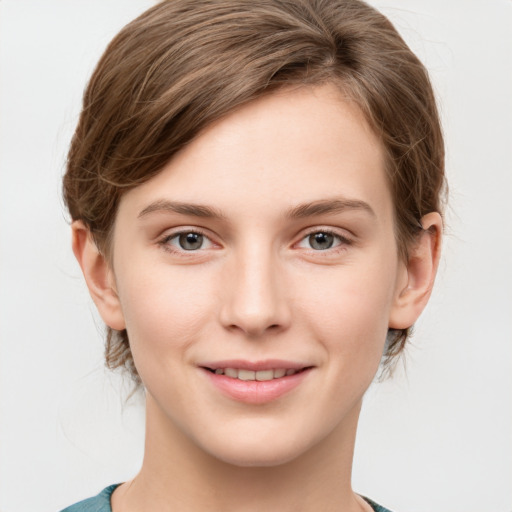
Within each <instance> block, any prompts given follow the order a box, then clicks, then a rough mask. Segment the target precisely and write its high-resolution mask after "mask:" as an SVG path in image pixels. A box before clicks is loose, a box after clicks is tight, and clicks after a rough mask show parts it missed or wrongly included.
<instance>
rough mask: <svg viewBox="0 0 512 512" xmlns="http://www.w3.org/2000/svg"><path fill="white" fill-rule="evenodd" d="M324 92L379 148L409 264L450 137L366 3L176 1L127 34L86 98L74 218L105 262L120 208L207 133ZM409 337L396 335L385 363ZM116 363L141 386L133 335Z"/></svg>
mask: <svg viewBox="0 0 512 512" xmlns="http://www.w3.org/2000/svg"><path fill="white" fill-rule="evenodd" d="M326 82H331V83H334V84H336V85H337V86H338V87H339V89H340V91H341V92H342V93H343V94H344V95H345V96H346V97H348V98H350V99H351V100H353V101H355V102H356V103H357V104H358V105H359V107H360V108H361V110H362V112H363V113H364V115H365V116H366V118H367V120H368V122H369V124H370V126H371V127H372V128H373V130H374V131H375V133H376V134H377V135H378V136H379V137H380V139H381V140H382V143H383V146H384V148H385V151H386V154H387V169H386V171H387V176H388V179H389V184H390V189H391V193H392V196H393V201H394V208H395V223H396V229H395V231H396V238H397V246H398V249H399V251H400V254H401V255H402V257H403V258H404V259H405V260H406V259H407V247H408V246H410V244H411V243H413V242H414V239H415V237H416V236H417V234H418V232H419V230H420V229H421V226H420V219H421V217H422V216H423V215H425V214H426V213H429V212H432V211H441V210H442V204H441V199H442V191H443V185H444V146H443V137H442V133H441V127H440V123H439V118H438V113H437V109H436V103H435V99H434V94H433V92H432V87H431V85H430V81H429V78H428V75H427V72H426V70H425V68H424V66H423V65H422V64H421V63H420V61H419V60H418V59H417V58H416V56H415V55H414V54H413V53H412V52H411V50H410V49H409V48H408V47H407V45H406V44H405V42H404V41H403V40H402V38H401V37H400V35H399V34H398V32H397V31H396V30H395V28H394V27H393V26H392V24H391V23H390V22H389V21H388V20H387V19H386V18H385V17H384V16H383V15H382V14H380V13H379V12H378V11H376V10H375V9H373V8H372V7H370V6H369V5H367V4H366V3H364V2H361V1H359V0H258V1H254V0H169V1H164V2H161V3H159V4H158V5H156V6H154V7H153V8H151V9H149V10H148V11H146V12H145V13H144V14H142V15H141V16H140V17H139V18H137V19H136V20H134V21H133V22H131V23H130V24H128V25H127V26H126V27H125V28H124V29H123V30H121V32H120V33H119V34H118V35H117V36H116V37H115V38H114V40H113V41H112V42H111V43H110V44H109V46H108V48H107V49H106V51H105V53H104V55H103V57H102V58H101V60H100V62H99V64H98V66H97V68H96V70H95V71H94V74H93V75H92V78H91V80H90V82H89V85H88V87H87V89H86V91H85V94H84V98H83V109H82V113H81V115H80V120H79V123H78V126H77V129H76V132H75V134H74V137H73V140H72V143H71V147H70V150H69V155H68V163H67V171H66V174H65V176H64V198H65V201H66V204H67V206H68V209H69V212H70V214H71V217H72V219H74V220H76V219H80V220H82V221H83V222H84V223H85V224H86V225H87V226H88V228H89V229H90V231H91V233H92V235H93V237H94V240H95V242H96V244H97V246H98V248H99V249H100V251H102V252H103V253H104V254H105V256H107V257H109V256H110V251H111V243H110V239H111V233H112V228H113V225H114V220H115V217H116V212H117V208H118V204H119V200H120V198H121V196H122V195H123V194H124V193H125V192H126V191H127V190H129V189H131V188H133V187H136V186H138V185H139V184H141V183H143V182H145V181H147V180H149V179H150V178H151V177H153V176H155V175H156V174H157V173H158V172H160V170H161V169H162V167H163V166H164V165H165V164H166V163H167V162H168V161H169V159H170V158H172V156H173V155H174V154H175V153H176V152H177V151H179V150H180V149H181V148H183V147H184V146H185V145H186V144H188V143H189V142H190V141H191V140H192V139H193V138H194V137H195V136H196V135H197V134H198V133H199V132H200V131H201V130H202V129H204V128H205V127H206V126H208V125H209V124H211V123H212V122H214V121H216V120H218V119H219V118H221V117H222V116H225V115H226V114H227V113H229V112H230V111H232V110H233V109H235V108H237V107H239V106H241V105H243V104H245V103H247V102H249V101H251V100H254V99H256V98H258V97H260V96H262V95H264V94H269V93H271V92H272V91H274V90H276V89H277V88H281V87H287V86H308V85H316V84H322V83H326ZM407 334H408V332H407V330H401V331H395V332H391V333H390V336H389V337H388V344H387V354H386V355H387V356H388V358H387V359H388V360H391V359H392V358H394V357H395V356H396V355H397V354H398V353H399V352H400V351H401V350H402V348H403V346H404V343H405V340H406V338H407ZM106 357H107V364H108V365H109V366H110V367H112V368H116V367H119V366H125V367H127V368H128V370H129V371H130V373H131V375H132V376H133V377H134V379H135V380H136V381H137V382H139V379H138V375H137V372H136V369H135V367H134V365H133V359H132V356H131V352H130V345H129V339H128V334H127V332H126V331H120V332H118V331H112V330H111V329H108V332H107V345H106Z"/></svg>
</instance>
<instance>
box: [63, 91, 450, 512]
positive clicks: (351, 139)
mask: <svg viewBox="0 0 512 512" xmlns="http://www.w3.org/2000/svg"><path fill="white" fill-rule="evenodd" d="M422 224H423V228H424V229H425V231H424V232H423V233H422V234H421V235H419V237H418V241H417V244H415V245H414V246H413V247H411V248H410V251H409V252H410V260H409V261H408V262H404V261H402V260H401V259H400V257H399V254H398V249H397V245H396V241H395V240H396V239H395V232H394V217H393V201H392V198H391V194H390V192H389V188H388V184H387V180H386V176H385V172H384V152H383V148H382V146H381V143H380V141H379V140H378V138H377V137H376V136H375V135H374V133H373V132H372V131H371V129H370V128H369V126H368V125H367V123H366V122H365V120H364V118H363V116H362V114H361V113H360V111H359V110H358V109H357V107H356V106H355V105H354V104H353V103H352V102H348V101H346V100H344V99H343V98H341V96H340V94H339V93H338V92H337V90H336V89H335V88H334V87H333V86H329V85H326V86H322V87H317V88H315V89H311V88H302V89H293V90H290V89H288V90H283V91H280V92H278V93H273V94H272V95H270V96H267V97H265V98H263V99H260V100H257V101H254V102H252V103H250V104H248V105H246V106H244V107H242V108H240V109H238V110H237V111H235V112H233V113H231V114H230V115H228V116H226V117H225V118H224V119H222V120H220V121H219V122H217V123H215V124H214V125H213V126H210V127H209V128H207V129H206V130H204V131H203V132H202V133H201V134H200V135H199V136H198V137H197V138H196V139H195V140H194V141H193V142H192V143H191V144H190V145H189V146H187V147H186V148H185V149H184V150H182V151H181V152H180V153H179V154H177V155H176V156H175V157H174V158H173V159H172V160H171V161H170V162H169V163H168V164H167V165H166V166H165V167H164V168H163V170H162V171H161V172H160V173H159V174H158V175H157V176H156V177H154V178H152V179H151V180H149V181H148V182H146V183H144V184H143V185H140V186H138V187H136V188H135V189H132V190H130V191H129V192H127V193H126V194H125V195H124V196H123V197H122V200H121V203H120V205H119V210H118V213H117V217H116V223H115V228H114V236H113V245H112V248H111V249H112V257H111V263H109V261H107V260H106V259H105V258H104V257H103V256H102V255H101V254H100V253H99V252H98V251H97V249H96V247H95V245H94V243H93V242H92V239H91V237H90V235H89V233H88V231H87V228H86V227H85V226H84V225H83V224H82V223H81V222H80V221H77V222H74V223H73V248H74V252H75V255H76V257H77V259H78V261H79V263H80V265H81V267H82V269H83V272H84V275H85V278H86V281H87V284H88V286H89V289H90V292H91V295H92V297H93V299H94V301H95V303H96V305H97V307H98V310H99V312H100V314H101V316H102V318H103V320H104V321H105V322H106V323H107V324H108V325H109V326H110V327H112V328H114V329H124V328H126V329H127V330H128V334H129V337H130V344H131V349H132V353H133V357H134V361H135V364H136V367H137V370H138V372H139V375H140V376H141V379H142V381H143V383H144V387H145V390H146V398H147V400H146V402H147V403H146V415H147V416H146V417H147V419H146V422H147V423H146V447H145V456H144V461H143V465H142V469H141V471H140V473H139V474H138V475H137V476H136V477H135V478H134V479H133V480H132V481H131V482H127V483H126V484H124V485H122V486H120V487H119V488H118V489H117V490H116V491H115V492H114V495H113V498H112V506H113V510H114V512H131V511H141V510H161V511H167V510H169V511H170V510H172V511H191V510H192V511H196V510H227V511H243V512H252V511H256V510H258V511H260V510H283V511H292V510H293V511H297V510H300V511H305V512H306V511H318V510H322V511H340V510H343V511H345V512H355V511H356V510H357V511H360V510H371V508H370V507H369V505H368V504H367V503H366V502H364V501H363V500H362V499H361V498H360V497H359V496H357V495H356V494H355V493H354V492H353V491H352V489H351V481H350V480H351V468H352V456H353V449H354V442H355V434H356V427H357V421H358V417H359V411H360V408H361V402H362V398H363V395H364V393H365V391H366V390H367V388H368V386H369V385H370V383H371V381H372V379H373V377H374V375H375V373H376V371H377V369H378V366H379V362H380V359H381V355H382V352H383V348H384V342H385V338H386V332H387V330H388V328H390V327H391V328H405V327H409V326H411V325H412V324H413V323H414V322H415V321H416V319H417V318H418V316H419V314H420V313H421V311H422V310H423V308H424V307H425V305H426V303H427V300H428V298H429V295H430V291H431V289H432V285H433V281H434V277H435V272H436V268H437V263H438V259H439V247H440V233H441V228H442V224H441V218H440V216H439V214H437V213H430V214H428V215H426V216H425V217H424V218H423V219H422ZM187 233H188V235H187ZM226 367H234V368H233V369H234V370H235V371H236V370H237V369H242V370H248V371H249V372H251V371H253V372H256V371H260V372H261V371H263V373H259V376H260V377H261V378H262V379H267V378H271V379H273V380H270V381H268V380H265V381H264V382H259V381H257V380H254V379H256V377H257V375H256V373H252V374H251V373H249V374H247V373H244V372H242V373H239V374H238V378H236V376H237V374H235V376H233V375H231V374H230V375H227V373H229V372H227V371H226ZM237 367H238V368H237ZM241 367H243V368H241ZM215 370H217V373H215ZM272 370H273V371H274V372H273V373H271V374H270V377H269V373H268V372H269V371H270V372H272ZM281 370H295V371H296V372H297V373H296V374H295V375H288V376H286V375H284V376H280V372H281ZM265 372H266V373H265ZM223 373H226V374H223ZM281 373H282V372H281ZM288 373H293V372H288ZM246 378H248V379H250V380H249V381H246V380H244V379H246ZM251 379H252V380H251Z"/></svg>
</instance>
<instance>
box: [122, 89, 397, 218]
mask: <svg viewBox="0 0 512 512" xmlns="http://www.w3.org/2000/svg"><path fill="white" fill-rule="evenodd" d="M384 166H385V158H384V150H383V147H382V144H381V142H380V140H379V139H378V138H377V136H376V135H375V134H374V132H373V131H372V130H371V128H370V127H369V126H368V124H367V122H366V121H365V119H364V116H363V114H362V113H361V112H360V110H359V108H358V107H357V106H356V104H355V103H354V102H352V101H350V100H347V99H344V98H343V97H342V95H341V93H340V92H339V91H338V89H336V88H335V87H334V86H331V85H326V86H321V87H315V88H305V87H303V88H296V89H283V90H280V91H277V92H275V93H272V94H270V95H268V96H265V97H263V98H261V99H258V100H255V101H253V102H252V103H249V104H247V105H245V106H243V107H241V108H239V109H237V110H236V111H234V112H232V113H231V114H229V115H227V116H226V117H224V118H222V119H221V120H220V121H218V122H216V123H214V124H213V125H211V126H209V127H208V128H206V129H205V130H203V131H202V132H201V133H200V134H199V136H198V137H196V139H194V140H193V141H192V142H191V143H190V144H189V145H188V146H187V147H186V148H185V149H183V150H182V151H181V152H179V153H178V154H177V155H175V156H174V157H173V158H172V159H171V161H170V162H169V163H168V164H167V165H166V166H165V167H164V168H163V170H162V171H161V172H160V173H159V174H158V175H157V176H156V177H154V178H152V179H151V180H149V181H148V182H146V183H144V184H143V185H140V186H139V187H137V188H135V189H133V190H131V191H129V192H128V193H126V194H125V195H124V196H123V198H122V200H121V205H120V210H126V208H127V207H128V206H129V207H130V209H133V211H134V212H135V211H136V210H138V211H139V212H140V210H141V209H143V208H145V207H147V204H148V202H151V201H158V200H166V199H170V200H179V201H184V202H191V203H194V202H198V203H201V204H211V205H213V206H215V207H216V208H219V209H222V210H223V211H226V212H227V213H228V214H229V215H243V214H244V213H247V214H248V215H251V214H252V215H254V214H255V213H257V212H258V211H259V212H260V215H262V214H263V213H264V212H268V213H270V212H276V213H277V211H278V210H279V209H281V210H283V208H290V207H293V206H294V205H296V204H299V203H304V202H308V201H318V200H321V199H324V198H329V197H333V196H343V197H347V198H350V199H356V200H362V201H365V202H369V203H370V204H371V205H372V208H373V209H374V210H376V211H377V212H378V213H379V215H386V216H387V215H390V214H391V206H392V202H391V196H390V193H389V189H388V185H387V179H386V175H385V170H384Z"/></svg>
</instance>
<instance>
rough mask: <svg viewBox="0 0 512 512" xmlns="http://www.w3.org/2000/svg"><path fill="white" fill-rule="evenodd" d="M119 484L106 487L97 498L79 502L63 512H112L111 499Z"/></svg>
mask: <svg viewBox="0 0 512 512" xmlns="http://www.w3.org/2000/svg"><path fill="white" fill-rule="evenodd" d="M118 485H119V484H113V485H109V486H108V487H105V489H103V491H101V492H100V493H99V494H98V495H97V496H94V497H93V498H87V499H86V500H83V501H79V502H78V503H75V504H74V505H71V506H70V507H67V508H65V509H64V510H62V511H61V512H112V508H111V507H110V497H111V496H112V493H113V492H114V490H115V488H116V487H117V486H118Z"/></svg>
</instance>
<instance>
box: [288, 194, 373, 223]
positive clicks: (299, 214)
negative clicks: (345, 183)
mask: <svg viewBox="0 0 512 512" xmlns="http://www.w3.org/2000/svg"><path fill="white" fill-rule="evenodd" d="M346 210H361V211H363V212H366V213H368V214H370V215H371V216H372V217H377V215H376V214H375V211H374V210H373V209H372V207H371V206H370V205H369V204H368V203H366V202H365V201H361V200H359V199H346V198H335V199H321V200H319V201H313V202H311V203H303V204H299V205H297V206H295V207H293V208H292V209H290V210H289V211H288V213H287V217H290V218H292V219H303V218H306V217H314V216H315V215H326V214H335V213H341V212H344V211H346Z"/></svg>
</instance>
